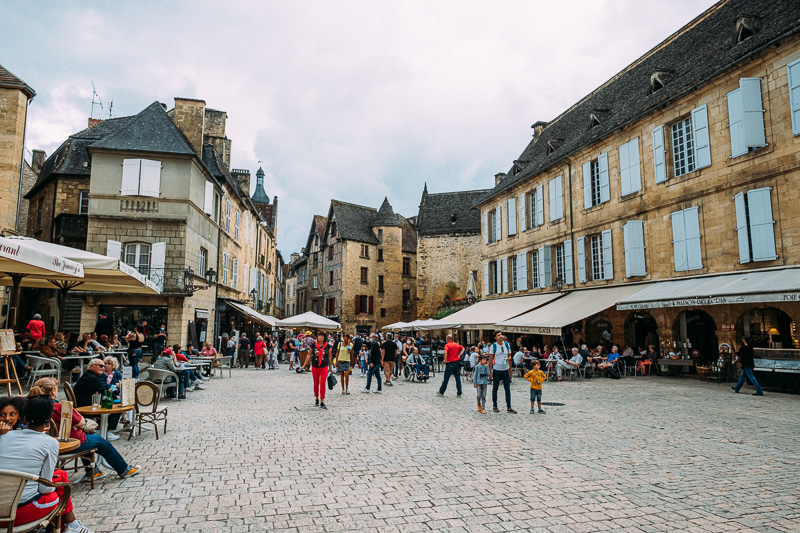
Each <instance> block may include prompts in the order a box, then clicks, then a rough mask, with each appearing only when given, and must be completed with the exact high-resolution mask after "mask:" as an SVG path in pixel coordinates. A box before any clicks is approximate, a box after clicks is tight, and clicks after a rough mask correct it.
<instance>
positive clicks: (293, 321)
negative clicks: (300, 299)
mask: <svg viewBox="0 0 800 533" xmlns="http://www.w3.org/2000/svg"><path fill="white" fill-rule="evenodd" d="M277 324H278V326H280V327H282V328H311V329H340V328H341V327H342V325H341V324H339V323H338V322H334V321H333V320H330V319H327V318H325V317H324V316H320V315H318V314H317V313H314V312H313V311H306V312H305V313H303V314H301V315H295V316H291V317H289V318H286V319H283V320H278V322H277Z"/></svg>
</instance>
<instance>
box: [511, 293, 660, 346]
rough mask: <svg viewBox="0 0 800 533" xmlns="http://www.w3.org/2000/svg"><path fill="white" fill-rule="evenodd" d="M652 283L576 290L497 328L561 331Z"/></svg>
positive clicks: (513, 330)
mask: <svg viewBox="0 0 800 533" xmlns="http://www.w3.org/2000/svg"><path fill="white" fill-rule="evenodd" d="M650 285H651V284H649V283H648V284H639V285H617V286H612V287H600V288H597V289H585V290H578V291H572V292H570V293H568V294H566V295H565V296H564V297H563V298H559V299H558V300H556V301H554V302H551V303H549V304H547V305H545V306H544V307H540V308H539V309H535V310H533V311H531V312H530V313H525V314H524V315H521V316H517V317H516V318H512V319H510V320H505V321H503V322H499V323H498V324H497V329H501V330H503V331H508V332H510V333H538V334H539V335H561V328H563V327H564V326H567V325H569V324H572V323H573V322H578V321H579V320H583V319H584V318H586V317H589V316H592V315H594V314H596V313H599V312H600V311H603V310H605V309H608V308H609V307H613V306H614V305H616V303H617V302H619V301H621V300H623V299H625V298H628V297H629V296H631V295H633V294H636V293H638V292H640V291H642V290H644V289H645V288H647V287H649V286H650Z"/></svg>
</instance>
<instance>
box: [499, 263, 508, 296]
mask: <svg viewBox="0 0 800 533" xmlns="http://www.w3.org/2000/svg"><path fill="white" fill-rule="evenodd" d="M500 281H501V290H502V291H503V292H508V257H504V258H502V259H501V260H500Z"/></svg>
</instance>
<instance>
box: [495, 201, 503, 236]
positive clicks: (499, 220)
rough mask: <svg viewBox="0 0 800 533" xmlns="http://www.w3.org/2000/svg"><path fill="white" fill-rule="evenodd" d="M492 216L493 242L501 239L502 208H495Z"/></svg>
mask: <svg viewBox="0 0 800 533" xmlns="http://www.w3.org/2000/svg"><path fill="white" fill-rule="evenodd" d="M494 216H495V218H494V220H495V226H494V240H495V241H499V240H500V239H502V238H503V208H502V207H500V206H499V205H498V206H497V208H495V211H494Z"/></svg>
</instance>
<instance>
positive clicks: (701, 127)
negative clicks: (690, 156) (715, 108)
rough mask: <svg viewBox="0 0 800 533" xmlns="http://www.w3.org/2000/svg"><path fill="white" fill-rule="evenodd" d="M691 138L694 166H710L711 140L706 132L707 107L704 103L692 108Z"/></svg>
mask: <svg viewBox="0 0 800 533" xmlns="http://www.w3.org/2000/svg"><path fill="white" fill-rule="evenodd" d="M692 138H693V139H694V158H695V159H694V161H695V168H698V169H699V168H706V167H710V166H711V141H710V139H709V132H708V108H707V107H706V105H705V104H703V105H701V106H700V107H697V108H695V109H692Z"/></svg>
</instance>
